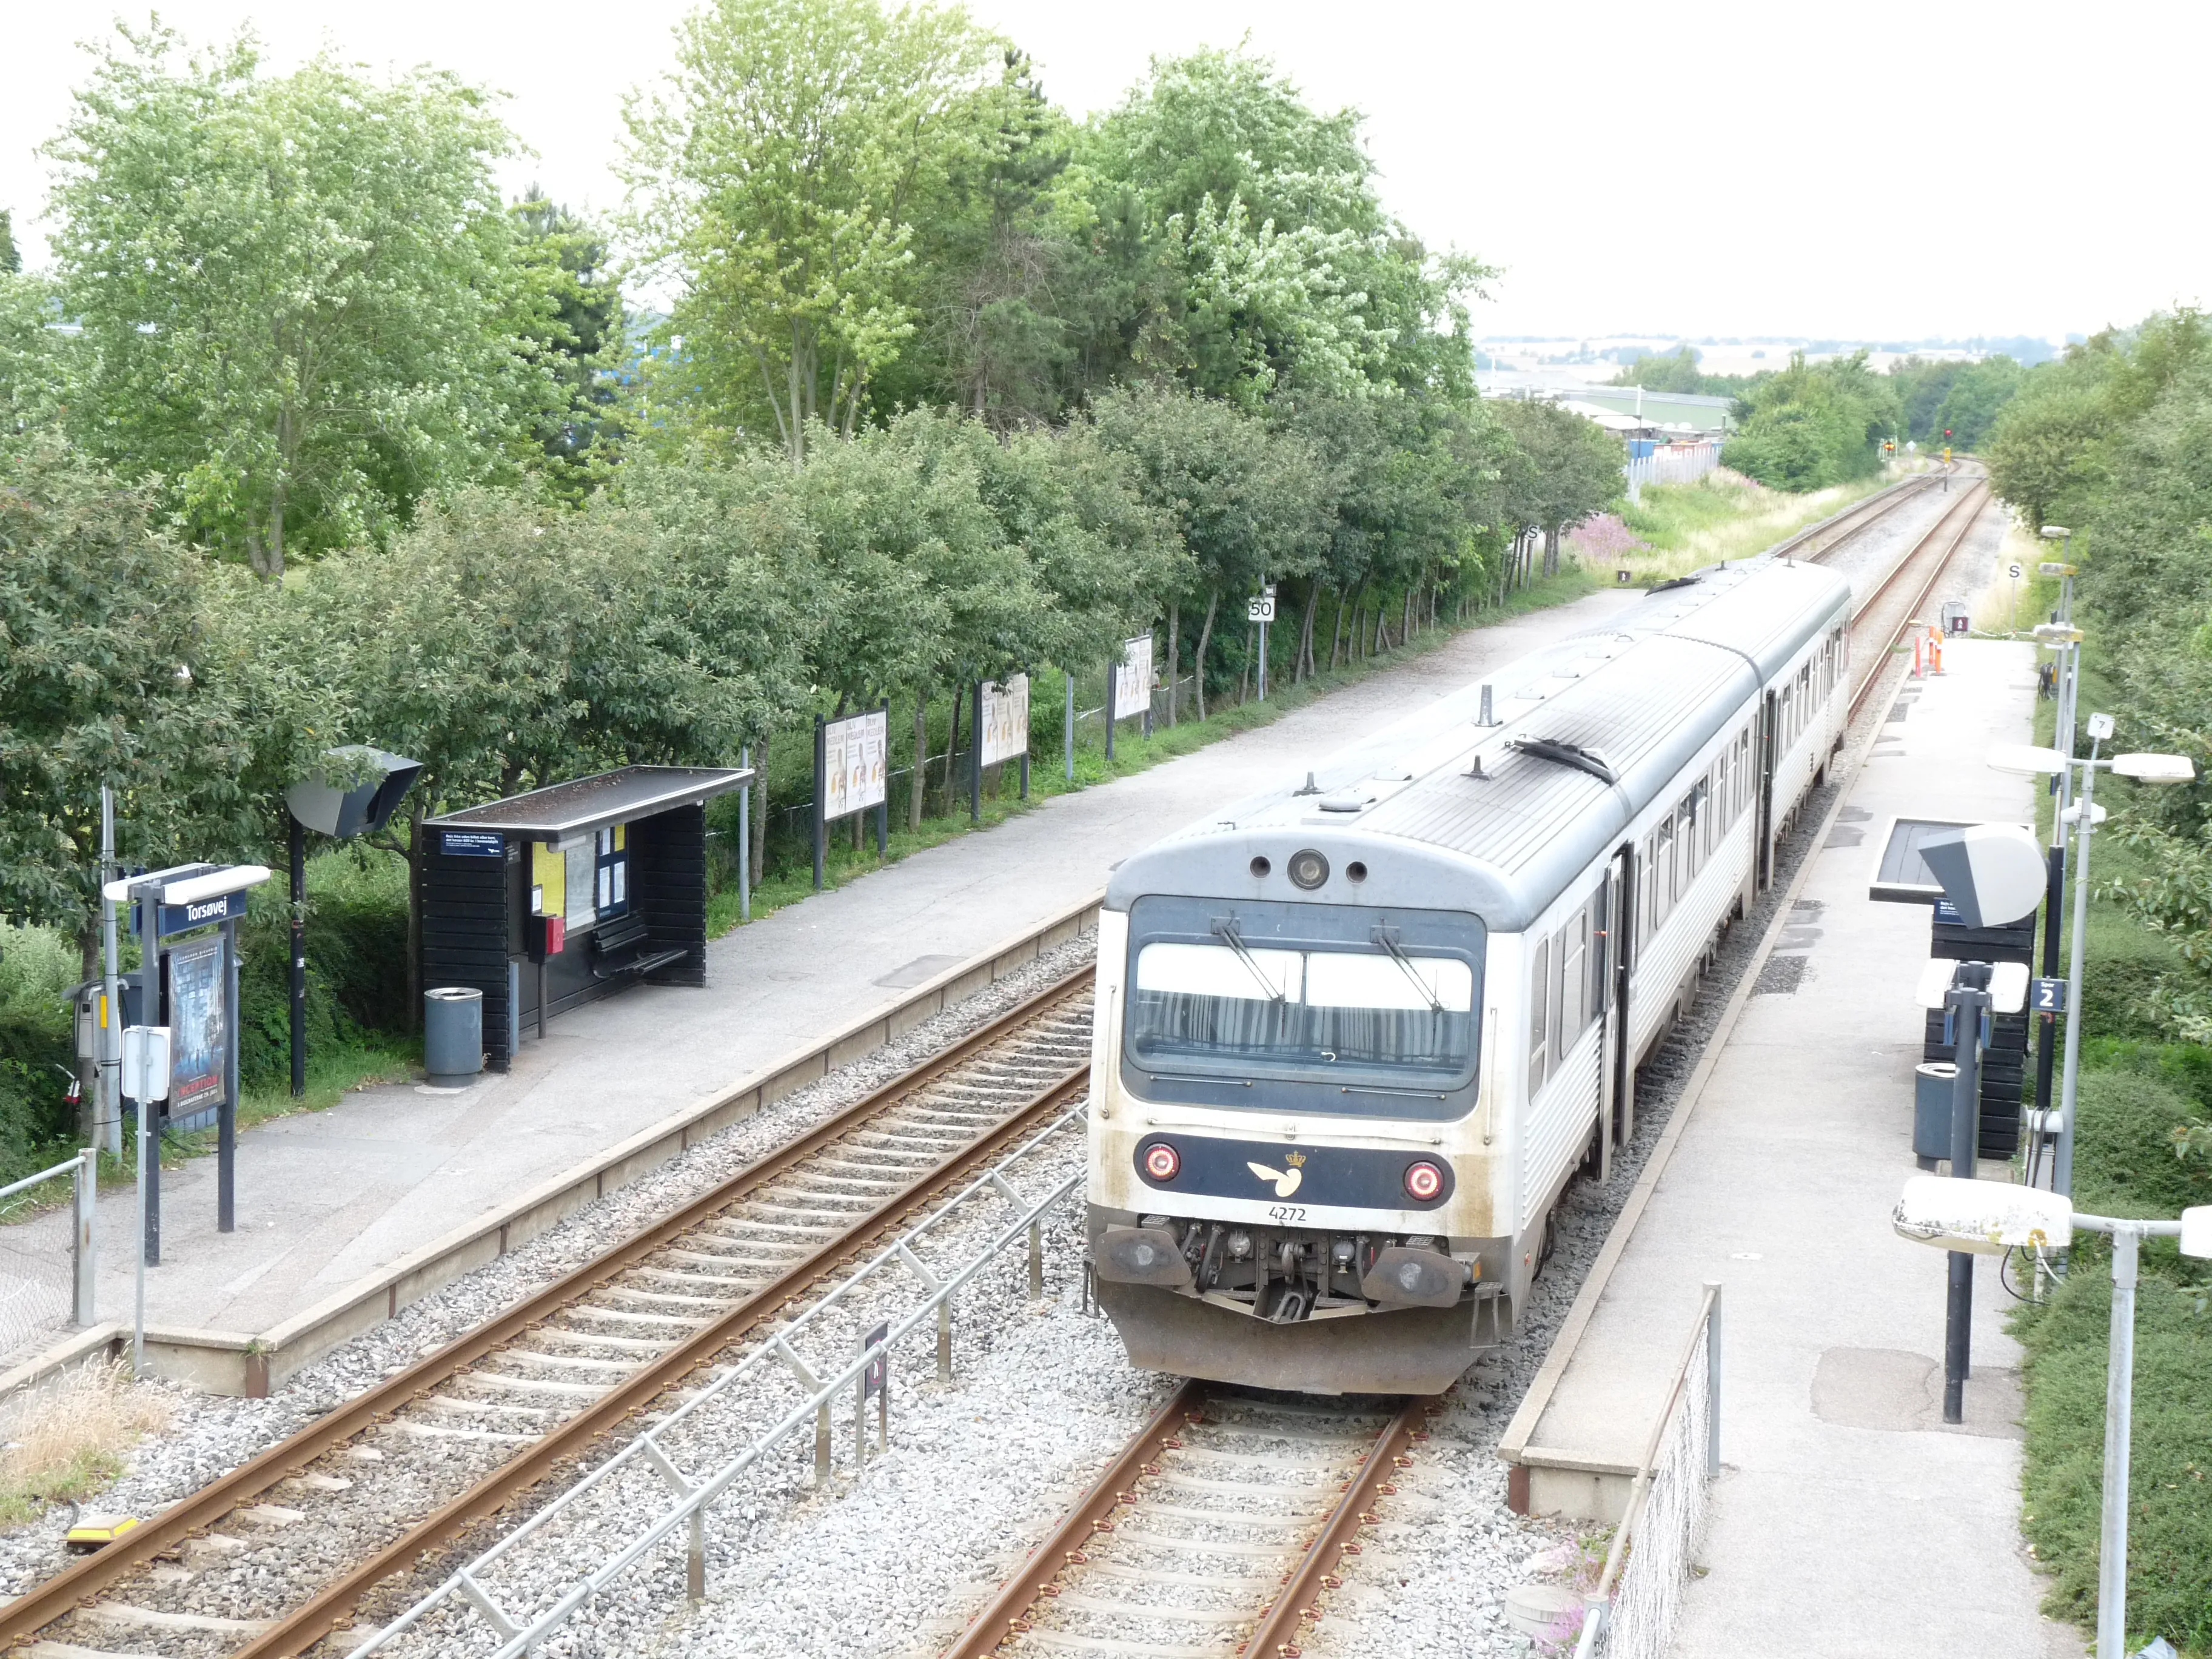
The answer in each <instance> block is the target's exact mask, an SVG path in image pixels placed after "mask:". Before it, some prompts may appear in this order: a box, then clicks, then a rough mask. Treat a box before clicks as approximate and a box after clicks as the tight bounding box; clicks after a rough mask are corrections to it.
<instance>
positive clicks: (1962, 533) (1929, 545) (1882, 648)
mask: <svg viewBox="0 0 2212 1659" xmlns="http://www.w3.org/2000/svg"><path fill="white" fill-rule="evenodd" d="M1989 500H1990V486H1989V480H1988V479H1987V478H1986V477H1977V478H1975V479H1974V480H1973V482H1972V488H1970V489H1967V490H1966V493H1965V494H1964V495H1960V498H1959V500H1958V501H1957V502H1956V503H1955V504H1954V505H1953V506H1952V507H1948V508H1946V509H1945V510H1944V512H1943V513H1942V516H1941V517H1940V518H1938V519H1937V520H1936V522H1935V523H1934V524H1932V525H1930V526H1928V528H1927V529H1926V530H1925V531H1923V532H1921V535H1920V537H1919V538H1918V539H1917V540H1916V541H1915V542H1914V543H1913V544H1912V545H1911V547H1910V548H1908V549H1906V550H1905V553H1904V554H1903V555H1902V556H1900V557H1899V559H1898V561H1897V562H1896V563H1894V564H1893V565H1892V566H1891V567H1890V568H1889V571H1888V574H1886V575H1884V576H1883V577H1882V579H1881V580H1880V581H1879V582H1877V583H1875V586H1873V587H1872V588H1871V589H1870V590H1869V592H1868V593H1867V596H1866V598H1865V599H1863V600H1861V601H1860V603H1859V605H1858V606H1857V608H1856V609H1855V610H1854V611H1852V612H1851V628H1852V631H1853V633H1854V634H1856V633H1857V630H1858V629H1859V626H1860V624H1861V623H1862V621H1866V620H1870V619H1872V618H1873V617H1874V614H1875V608H1876V607H1877V606H1878V605H1885V604H1886V603H1887V601H1888V599H1889V594H1890V590H1891V589H1892V588H1893V587H1895V586H1897V585H1898V584H1899V582H1900V581H1902V580H1905V577H1906V574H1907V573H1908V572H1909V571H1911V570H1912V569H1914V568H1923V569H1924V570H1925V572H1926V574H1925V575H1923V577H1922V578H1921V580H1920V584H1919V586H1917V587H1916V588H1915V589H1913V591H1912V594H1911V598H1910V599H1907V600H1906V601H1905V604H1904V605H1902V606H1900V607H1899V609H1898V612H1897V617H1896V620H1895V621H1894V622H1893V623H1889V624H1888V625H1887V628H1886V629H1883V628H1881V627H1879V626H1877V627H1876V630H1875V631H1877V632H1878V633H1880V634H1881V643H1880V644H1879V645H1878V646H1876V647H1875V648H1873V649H1871V650H1869V652H1867V653H1866V655H1865V662H1866V672H1865V674H1864V675H1863V677H1862V678H1861V679H1860V681H1859V683H1858V684H1857V686H1855V687H1854V688H1853V689H1852V691H1851V700H1850V705H1849V706H1848V708H1846V709H1845V711H1844V713H1845V718H1846V719H1856V718H1857V715H1858V713H1859V710H1860V709H1861V708H1863V706H1864V705H1865V702H1866V700H1867V698H1868V697H1869V696H1871V695H1872V693H1873V691H1874V689H1875V686H1877V685H1879V684H1881V679H1882V671H1883V670H1884V669H1885V668H1886V667H1887V665H1888V662H1889V654H1890V652H1891V651H1892V649H1893V647H1895V646H1896V645H1897V644H1898V642H1899V641H1900V640H1901V639H1903V637H1904V635H1905V629H1908V628H1910V627H1911V626H1912V623H1913V617H1914V613H1915V612H1917V611H1919V609H1920V608H1921V607H1922V605H1924V604H1925V603H1926V602H1927V599H1928V596H1929V593H1930V592H1933V591H1934V589H1935V586H1936V583H1937V582H1939V581H1941V580H1942V578H1943V573H1944V571H1945V570H1947V569H1948V568H1949V567H1950V563H1951V556H1952V555H1954V553H1956V552H1957V551H1958V550H1959V544H1960V543H1961V542H1963V541H1965V540H1966V532H1968V531H1970V530H1972V528H1973V526H1974V522H1975V520H1977V519H1978V518H1979V517H1980V516H1981V511H1982V508H1983V507H1985V506H1987V505H1988V503H1989ZM1929 549H1934V553H1933V556H1929V557H1927V558H1925V559H1923V553H1926V552H1927V551H1928V550H1929ZM1853 654H1854V655H1855V656H1856V655H1857V653H1856V652H1854V653H1853Z"/></svg>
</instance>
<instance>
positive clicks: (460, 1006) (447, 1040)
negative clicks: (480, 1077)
mask: <svg viewBox="0 0 2212 1659" xmlns="http://www.w3.org/2000/svg"><path fill="white" fill-rule="evenodd" d="M422 1060H423V1065H424V1069H426V1070H427V1071H428V1073H430V1081H431V1082H432V1083H433V1084H435V1085H442V1086H445V1087H448V1088H451V1087H455V1086H458V1085H462V1084H465V1083H467V1082H469V1081H470V1080H471V1079H473V1078H474V1077H476V1076H477V1074H478V1073H481V1072H482V1071H483V1063H484V1049H483V992H482V991H480V990H478V989H477V988H476V987H474V986H472V985H441V986H440V987H438V988H437V989H436V990H434V991H425V992H423V993H422Z"/></svg>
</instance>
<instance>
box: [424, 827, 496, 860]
mask: <svg viewBox="0 0 2212 1659" xmlns="http://www.w3.org/2000/svg"><path fill="white" fill-rule="evenodd" d="M438 850H439V851H440V852H441V853H443V854H446V855H447V857H449V858H464V859H497V858H505V857H506V856H507V837H506V836H503V835H501V834H500V832H499V831H498V830H496V829H441V830H440V831H439V832H438Z"/></svg>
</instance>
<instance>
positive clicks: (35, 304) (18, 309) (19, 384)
mask: <svg viewBox="0 0 2212 1659" xmlns="http://www.w3.org/2000/svg"><path fill="white" fill-rule="evenodd" d="M61 320H62V312H61V297H60V295H58V293H56V292H55V289H54V285H53V284H52V283H51V282H50V281H48V280H46V278H44V277H42V276H25V275H22V274H21V273H9V272H6V271H0V455H4V454H5V453H8V452H9V450H11V449H14V448H16V447H19V446H20V445H21V444H22V443H23V442H24V441H26V440H27V438H28V437H29V436H30V435H32V434H33V433H36V432H39V431H40V430H42V429H44V428H48V427H51V426H52V425H53V424H55V423H56V422H58V420H59V419H60V417H61V416H62V414H63V413H64V410H67V408H68V406H69V401H70V386H71V384H72V382H73V381H74V380H75V378H76V365H77V361H78V358H79V356H80V353H79V351H78V349H77V347H78V344H79V342H78V340H77V338H76V337H75V336H74V335H71V334H69V333H65V332H64V331H63V330H62V329H61V327H60V326H59V325H60V323H61Z"/></svg>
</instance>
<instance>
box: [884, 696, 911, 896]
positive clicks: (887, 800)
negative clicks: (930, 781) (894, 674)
mask: <svg viewBox="0 0 2212 1659" xmlns="http://www.w3.org/2000/svg"><path fill="white" fill-rule="evenodd" d="M883 716H884V798H883V799H881V800H879V801H878V802H877V803H876V858H877V860H878V862H880V861H881V860H884V859H887V858H889V857H890V855H891V700H890V698H889V697H885V698H884V702H883ZM915 775H916V776H919V775H920V774H919V773H916V774H915Z"/></svg>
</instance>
